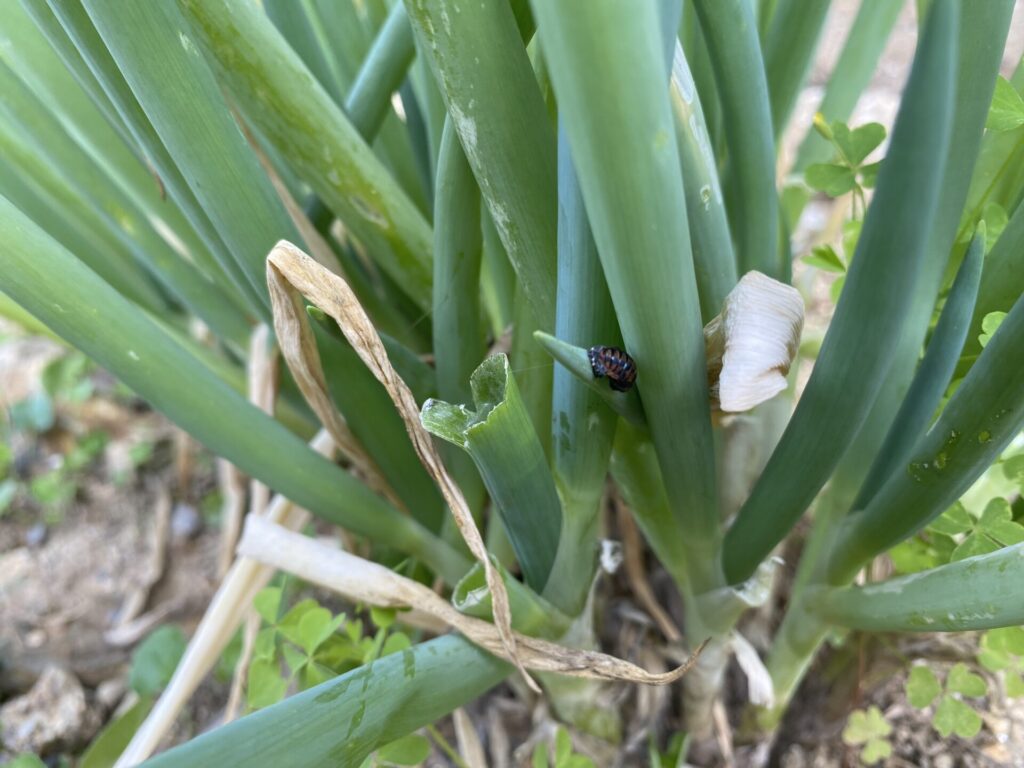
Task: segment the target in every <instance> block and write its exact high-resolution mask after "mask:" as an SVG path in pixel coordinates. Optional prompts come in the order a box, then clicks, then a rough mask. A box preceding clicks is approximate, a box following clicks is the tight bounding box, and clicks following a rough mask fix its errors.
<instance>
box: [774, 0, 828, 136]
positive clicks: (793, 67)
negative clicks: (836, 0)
mask: <svg viewBox="0 0 1024 768" xmlns="http://www.w3.org/2000/svg"><path fill="white" fill-rule="evenodd" d="M829 5H831V3H830V2H829V0H778V2H777V3H776V5H775V12H774V13H773V14H772V17H771V23H770V24H769V26H768V33H767V35H765V40H764V70H765V77H766V78H767V80H768V97H769V100H770V102H771V115H772V125H773V126H774V127H775V137H776V139H778V138H779V137H780V136H781V135H782V132H783V131H784V130H785V129H786V124H787V123H788V122H789V116H790V114H791V113H792V112H793V106H794V105H795V104H796V98H797V96H798V95H799V93H800V88H801V87H802V86H803V84H804V79H805V78H806V77H807V70H808V69H810V66H811V62H812V61H813V60H814V51H815V49H816V48H817V45H818V38H819V37H820V36H821V29H822V27H823V26H824V24H825V15H826V14H827V13H828V9H829Z"/></svg>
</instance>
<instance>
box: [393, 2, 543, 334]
mask: <svg viewBox="0 0 1024 768" xmlns="http://www.w3.org/2000/svg"><path fill="white" fill-rule="evenodd" d="M405 7H406V10H407V11H408V13H409V20H410V22H411V23H412V27H413V31H414V32H415V33H416V37H417V39H418V41H419V46H420V51H421V52H422V53H424V54H425V55H426V57H427V59H428V60H429V62H430V66H431V68H432V70H433V72H434V77H435V79H436V81H437V84H438V86H439V88H440V90H441V95H442V96H443V97H444V101H445V104H446V105H447V107H448V113H449V114H450V115H451V118H452V121H453V122H454V124H455V129H456V131H458V134H459V140H460V141H461V142H462V148H463V149H464V150H465V152H466V159H467V160H469V164H470V166H471V167H472V168H473V173H474V175H475V176H476V180H477V183H478V184H479V186H480V193H481V194H482V195H483V199H484V200H485V202H486V203H487V208H488V210H489V211H490V212H491V218H492V219H493V221H494V224H495V227H496V228H497V231H498V234H499V236H500V237H501V241H502V243H503V244H504V246H505V250H506V252H507V253H508V257H509V260H510V261H511V262H512V264H513V266H514V267H515V270H516V274H517V275H518V277H519V281H520V282H521V283H522V285H523V289H524V291H525V294H526V298H527V300H528V301H529V302H530V307H531V308H532V309H533V314H534V318H535V319H536V322H537V325H538V327H539V328H540V329H541V330H543V331H550V330H551V329H552V328H554V324H555V283H556V279H555V277H556V275H555V262H556V260H555V253H556V247H557V237H558V235H557V212H558V209H557V197H556V194H557V184H556V162H555V133H554V131H553V130H552V128H551V125H550V123H549V122H548V116H547V111H546V109H545V106H544V100H543V98H542V97H541V93H540V90H539V89H538V87H537V82H536V78H535V77H534V74H533V68H532V67H531V65H530V60H529V58H528V57H527V55H526V49H525V48H524V47H523V43H522V40H521V39H520V33H519V30H518V28H517V26H516V19H515V18H514V16H513V12H512V9H511V8H510V7H509V4H508V3H506V2H484V3H477V2H472V3H469V2H467V3H461V4H459V5H458V6H457V7H456V4H455V3H453V2H451V0H405Z"/></svg>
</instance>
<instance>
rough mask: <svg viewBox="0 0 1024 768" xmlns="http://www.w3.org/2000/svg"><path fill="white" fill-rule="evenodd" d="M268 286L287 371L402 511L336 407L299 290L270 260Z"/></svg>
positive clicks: (373, 483) (352, 457)
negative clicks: (328, 387)
mask: <svg viewBox="0 0 1024 768" xmlns="http://www.w3.org/2000/svg"><path fill="white" fill-rule="evenodd" d="M267 287H268V288H269V290H270V304H271V309H272V311H273V316H274V332H275V333H276V334H277V339H278V343H279V344H280V347H281V354H282V355H283V356H284V359H285V363H287V365H288V370H290V371H291V372H292V375H293V376H294V377H295V383H296V384H297V385H298V387H299V390H300V391H301V392H302V396H303V397H304V398H305V399H306V402H307V403H309V407H310V408H312V409H313V412H314V413H315V414H316V415H317V418H318V419H320V423H321V424H323V425H324V428H325V429H326V430H327V431H328V432H329V433H330V435H331V437H332V438H334V442H335V444H336V445H337V446H338V450H339V451H341V453H342V454H343V455H344V456H345V457H346V458H347V459H348V460H349V461H350V462H351V463H352V466H353V467H355V469H356V471H357V472H358V473H359V474H360V475H361V476H362V477H364V478H365V479H366V482H367V485H369V486H370V487H371V488H373V489H374V490H375V491H377V492H378V493H380V494H382V495H383V496H384V497H385V498H387V499H388V501H390V502H391V503H392V504H394V505H395V506H397V507H399V508H403V504H402V502H401V500H400V499H399V498H398V495H397V494H396V493H395V492H394V491H393V490H392V489H391V487H390V485H389V484H388V482H387V480H386V479H385V478H384V475H383V473H382V472H381V471H380V469H379V468H378V467H377V465H376V463H375V462H374V460H373V459H372V458H371V457H370V455H369V454H368V453H367V452H366V451H365V450H364V448H363V446H362V445H361V444H360V442H359V441H358V440H357V439H356V437H355V435H353V434H352V431H351V430H350V429H349V428H348V424H347V423H346V422H345V419H344V418H342V416H341V414H340V413H338V409H337V408H335V407H334V402H333V400H331V395H330V392H329V391H328V389H327V380H326V379H325V377H324V370H323V365H322V364H321V362H320V352H319V351H318V350H317V346H316V337H315V336H314V335H313V330H312V328H311V326H310V323H309V319H308V318H307V316H306V309H305V306H304V303H303V301H302V296H301V294H300V293H299V292H298V291H296V290H295V289H294V288H293V287H292V285H291V283H290V282H289V281H288V279H287V278H286V277H284V276H283V275H282V274H281V273H280V271H279V270H278V268H277V267H276V266H274V265H273V264H272V263H270V262H269V261H268V263H267Z"/></svg>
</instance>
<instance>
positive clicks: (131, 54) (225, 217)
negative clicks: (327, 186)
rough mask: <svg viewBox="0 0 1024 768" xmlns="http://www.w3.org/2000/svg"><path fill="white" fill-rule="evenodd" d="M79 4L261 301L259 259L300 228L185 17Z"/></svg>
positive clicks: (168, 10)
mask: <svg viewBox="0 0 1024 768" xmlns="http://www.w3.org/2000/svg"><path fill="white" fill-rule="evenodd" d="M83 4H84V6H85V8H86V10H87V11H88V13H89V17H90V18H91V19H92V21H93V23H94V24H95V25H96V30H97V31H98V32H99V33H100V36H101V37H102V38H103V42H104V43H106V46H107V48H108V50H109V51H110V53H111V55H113V57H114V60H115V61H116V62H117V65H118V68H119V69H120V70H121V73H122V75H124V78H125V80H126V81H127V82H128V84H129V86H131V89H132V93H134V94H135V98H136V99H137V100H138V102H139V104H141V105H142V108H143V109H144V110H145V112H146V116H147V117H148V118H149V120H150V121H151V122H152V124H153V127H154V128H155V129H156V132H157V134H158V135H159V136H160V139H161V140H162V142H163V144H164V146H165V147H166V148H167V150H168V151H169V152H170V154H171V156H172V157H173V158H174V162H175V164H176V165H177V166H178V167H179V168H180V169H182V172H183V173H184V175H185V178H186V180H187V181H188V183H189V187H190V189H191V190H192V192H193V194H194V195H195V197H196V199H197V200H198V201H199V203H200V204H201V205H202V207H203V209H204V210H205V211H206V213H207V215H208V216H209V217H210V219H211V221H213V223H214V226H215V227H216V228H217V232H218V233H219V234H220V236H221V238H222V239H223V241H224V242H225V243H226V244H227V246H228V248H229V250H230V251H231V254H232V256H233V257H234V259H235V261H236V263H237V264H238V266H239V267H240V268H241V270H242V273H243V274H244V275H245V277H246V279H247V280H248V282H249V284H250V286H251V287H252V288H253V290H254V291H255V292H256V295H257V296H259V297H260V302H261V304H262V305H263V306H264V307H266V306H267V305H268V302H269V299H268V298H267V288H266V285H265V284H264V282H263V274H264V273H263V260H264V258H265V257H266V255H267V252H268V251H269V250H270V249H271V248H272V247H273V245H274V243H275V242H277V241H278V240H279V239H281V238H282V237H288V238H296V239H298V233H297V232H296V231H295V228H294V226H293V225H292V222H291V219H289V218H288V214H287V213H285V210H284V207H283V206H282V205H281V202H280V201H279V200H278V198H277V195H276V194H275V192H274V190H273V187H271V185H270V181H269V179H267V177H266V175H265V174H264V173H263V169H262V168H260V165H259V162H258V161H257V160H256V157H255V155H253V153H252V151H251V150H250V149H249V147H248V145H247V144H246V142H245V138H244V137H243V136H242V134H241V132H240V131H239V130H238V126H237V125H236V124H235V121H234V119H233V118H232V117H231V113H230V112H229V111H228V108H227V105H226V104H225V103H224V99H223V96H222V95H221V91H220V88H219V87H218V86H217V83H216V82H215V81H214V78H213V75H212V73H211V72H210V69H209V67H208V66H207V64H206V62H205V61H204V59H203V57H202V55H201V54H200V52H199V48H198V47H197V45H196V42H195V41H194V40H193V36H194V33H193V31H192V30H191V29H190V28H189V25H188V22H187V21H186V20H185V18H183V16H182V14H181V13H179V11H178V9H177V7H176V6H175V5H173V4H171V3H132V4H130V5H127V6H124V5H122V4H121V3H119V2H117V1H116V0H83ZM268 23H269V22H268Z"/></svg>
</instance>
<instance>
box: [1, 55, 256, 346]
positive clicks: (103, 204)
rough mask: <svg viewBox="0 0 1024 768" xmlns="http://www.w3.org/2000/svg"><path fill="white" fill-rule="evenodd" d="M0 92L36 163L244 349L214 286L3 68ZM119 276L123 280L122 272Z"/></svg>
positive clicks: (240, 329) (236, 319)
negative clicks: (48, 169) (56, 173)
mask: <svg viewBox="0 0 1024 768" xmlns="http://www.w3.org/2000/svg"><path fill="white" fill-rule="evenodd" d="M0 90H2V91H3V92H4V96H5V99H4V101H5V103H4V105H2V106H0V113H3V114H5V115H6V117H7V120H9V121H10V123H11V125H10V128H11V129H14V130H18V129H20V131H21V132H22V133H23V134H25V135H29V136H31V137H32V139H31V141H32V143H33V144H34V145H35V152H34V156H35V159H36V160H38V161H39V162H43V163H48V164H49V165H50V166H51V167H52V168H55V169H59V175H60V176H61V177H62V178H63V180H64V182H65V183H66V184H67V185H68V186H69V187H70V188H71V189H72V190H73V192H74V193H75V194H76V195H77V198H78V199H79V200H81V201H83V202H84V203H86V205H87V206H88V207H89V208H90V209H91V210H92V214H93V220H94V221H95V223H96V225H97V226H98V227H100V228H101V229H102V230H103V231H104V233H105V234H109V236H110V239H111V240H113V242H115V243H116V244H118V245H119V246H120V247H121V248H122V249H124V251H125V252H126V253H129V254H131V256H132V257H133V259H134V261H135V262H136V263H137V264H139V265H140V266H142V267H143V268H144V269H145V271H146V272H147V273H148V274H149V276H150V277H151V278H152V279H153V280H154V281H156V282H159V283H162V284H163V285H164V286H165V287H166V288H167V289H168V290H169V291H170V293H171V294H172V295H173V296H174V297H175V298H176V299H177V300H179V301H181V302H182V303H183V304H184V305H185V306H186V307H188V309H189V310H190V311H191V312H192V313H193V314H194V315H196V316H197V317H199V318H200V319H202V320H203V321H204V322H205V323H207V325H209V326H210V328H211V329H212V330H213V331H214V332H215V333H217V334H218V335H219V336H221V337H222V338H224V339H226V340H229V341H233V342H235V343H236V344H243V343H244V339H246V338H247V336H248V329H249V326H248V323H247V322H246V320H245V317H244V316H243V315H242V313H241V312H240V311H239V310H238V309H237V308H236V307H235V306H234V305H233V304H232V303H231V301H230V300H229V299H228V297H227V296H226V295H225V294H224V293H223V292H221V290H220V289H219V288H218V286H217V285H215V284H214V283H213V282H211V281H210V280H208V279H206V278H205V277H204V276H203V275H201V274H200V273H199V272H198V271H197V270H196V269H195V268H194V267H193V266H192V265H190V264H189V263H188V262H187V261H186V260H185V259H183V258H182V257H181V256H180V255H179V254H177V253H175V252H174V250H173V249H172V248H171V246H170V244H168V243H167V241H165V240H164V239H163V238H162V237H161V236H160V235H159V234H158V233H157V232H156V230H155V229H154V228H153V226H152V225H151V224H150V219H149V218H148V217H147V215H146V211H144V210H142V209H141V208H140V207H139V206H138V205H137V204H136V201H135V200H134V199H132V198H131V197H129V196H128V195H127V194H125V193H124V192H123V191H122V190H121V189H120V188H119V186H118V185H117V184H115V183H114V181H113V179H112V178H111V177H110V176H109V175H108V174H107V173H106V171H105V170H104V168H103V167H102V166H101V165H100V163H99V162H98V161H97V159H96V158H95V157H93V156H92V155H91V154H90V153H89V152H88V151H86V150H85V148H83V147H81V146H80V145H79V144H78V143H77V142H76V141H75V138H74V137H73V136H71V135H69V134H68V133H67V132H66V131H65V130H64V129H63V128H62V127H61V125H60V122H59V121H58V119H57V118H56V116H55V115H53V114H52V113H51V112H50V111H49V110H48V109H47V108H46V107H45V105H44V104H43V103H42V102H41V101H40V100H39V99H38V98H37V97H36V95H35V94H33V93H32V92H31V91H30V90H29V89H28V87H27V86H26V85H25V83H23V82H21V80H20V79H19V78H18V77H16V76H15V75H14V73H13V72H12V71H11V70H10V69H9V68H8V67H7V66H6V65H5V64H3V63H2V62H0ZM120 276H121V277H125V276H126V275H125V274H124V272H123V271H121V272H120Z"/></svg>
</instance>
